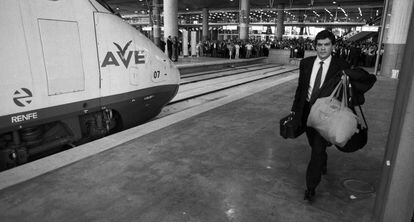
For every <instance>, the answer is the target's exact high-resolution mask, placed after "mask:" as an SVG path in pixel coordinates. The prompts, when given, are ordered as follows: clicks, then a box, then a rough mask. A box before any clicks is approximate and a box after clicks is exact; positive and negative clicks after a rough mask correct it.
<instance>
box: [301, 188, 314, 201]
mask: <svg viewBox="0 0 414 222" xmlns="http://www.w3.org/2000/svg"><path fill="white" fill-rule="evenodd" d="M314 197H315V190H305V196H304V197H303V199H304V200H307V201H309V202H312V201H313V198H314Z"/></svg>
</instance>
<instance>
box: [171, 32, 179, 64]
mask: <svg viewBox="0 0 414 222" xmlns="http://www.w3.org/2000/svg"><path fill="white" fill-rule="evenodd" d="M172 47H173V49H172V51H173V57H174V60H173V61H174V62H177V61H178V38H177V36H174V39H173V45H172Z"/></svg>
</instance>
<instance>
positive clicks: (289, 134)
mask: <svg viewBox="0 0 414 222" xmlns="http://www.w3.org/2000/svg"><path fill="white" fill-rule="evenodd" d="M301 125H302V124H301V120H299V119H296V118H295V113H293V112H292V113H290V114H289V115H287V116H285V117H283V118H282V119H281V120H280V135H281V136H282V137H283V138H285V139H288V138H290V139H294V138H296V137H298V136H300V135H302V133H304V132H305V127H302V126H301Z"/></svg>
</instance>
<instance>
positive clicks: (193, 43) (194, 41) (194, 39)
mask: <svg viewBox="0 0 414 222" xmlns="http://www.w3.org/2000/svg"><path fill="white" fill-rule="evenodd" d="M196 47H197V32H196V31H191V56H192V57H195V56H197V55H196Z"/></svg>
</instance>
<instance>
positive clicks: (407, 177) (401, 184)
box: [374, 0, 414, 222]
mask: <svg viewBox="0 0 414 222" xmlns="http://www.w3.org/2000/svg"><path fill="white" fill-rule="evenodd" d="M394 1H395V0H394ZM397 2H398V1H397ZM399 4H401V2H400V3H399ZM407 4H408V2H407V1H406V2H405V5H404V4H402V5H403V6H405V7H407ZM393 7H398V6H396V4H394V5H393ZM392 16H394V14H393V15H392ZM410 17H411V24H410V25H409V27H406V29H407V30H408V39H412V38H414V16H413V12H412V11H411V15H409V16H408V17H406V19H407V20H408V21H407V23H408V22H410V20H409V19H410ZM391 27H392V26H391ZM401 29H402V27H401ZM401 31H402V30H401ZM413 54H414V42H413V41H408V42H407V44H406V46H405V52H404V55H403V57H402V58H401V60H402V66H401V74H400V80H399V81H398V87H397V94H396V96H395V98H396V99H395V103H394V110H393V114H392V119H391V126H390V130H389V135H388V140H387V146H386V151H385V156H384V160H383V166H382V177H381V183H380V187H379V190H378V192H377V198H376V200H375V207H374V221H378V222H388V221H412V220H411V218H412V215H413V209H414V170H413V169H414V149H413V147H412V144H413V143H414V137H413V134H414V115H413V112H414V80H413V75H412V71H413V70H414V62H413V57H412V55H413Z"/></svg>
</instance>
